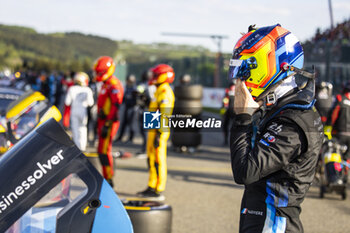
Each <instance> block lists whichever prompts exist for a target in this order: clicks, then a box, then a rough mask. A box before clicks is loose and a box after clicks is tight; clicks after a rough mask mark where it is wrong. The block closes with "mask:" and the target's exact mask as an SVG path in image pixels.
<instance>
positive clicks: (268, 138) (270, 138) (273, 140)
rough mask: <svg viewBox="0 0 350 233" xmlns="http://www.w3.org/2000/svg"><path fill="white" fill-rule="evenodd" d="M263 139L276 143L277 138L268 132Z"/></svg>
mask: <svg viewBox="0 0 350 233" xmlns="http://www.w3.org/2000/svg"><path fill="white" fill-rule="evenodd" d="M263 138H265V139H266V140H267V141H268V142H272V143H273V142H275V141H276V138H275V136H273V135H271V134H270V133H269V132H266V133H265V134H264V136H263Z"/></svg>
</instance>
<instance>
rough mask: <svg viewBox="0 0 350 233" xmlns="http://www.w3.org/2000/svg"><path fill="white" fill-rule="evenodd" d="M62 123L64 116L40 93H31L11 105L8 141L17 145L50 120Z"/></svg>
mask: <svg viewBox="0 0 350 233" xmlns="http://www.w3.org/2000/svg"><path fill="white" fill-rule="evenodd" d="M51 117H52V118H54V119H55V120H56V121H60V120H61V118H62V115H61V113H60V111H59V110H58V109H57V108H56V106H54V105H51V104H50V103H49V101H48V100H47V99H46V97H45V96H44V95H43V94H41V93H40V92H33V91H29V92H26V93H25V94H23V95H22V96H21V97H19V98H18V99H17V100H16V101H13V102H11V103H10V104H9V106H8V108H7V110H6V127H7V137H8V140H9V141H10V142H11V143H12V144H15V143H16V142H17V141H18V140H20V139H21V138H22V137H23V136H25V135H26V134H27V133H29V132H30V131H31V130H32V129H34V128H35V127H37V126H39V125H40V124H41V123H43V122H45V121H46V120H48V119H50V118H51Z"/></svg>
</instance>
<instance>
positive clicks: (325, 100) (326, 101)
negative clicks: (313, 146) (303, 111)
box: [315, 81, 333, 124]
mask: <svg viewBox="0 0 350 233" xmlns="http://www.w3.org/2000/svg"><path fill="white" fill-rule="evenodd" d="M332 93H333V85H332V84H331V83H329V82H325V81H319V82H316V96H315V98H316V103H315V107H316V109H317V111H318V112H319V113H320V115H321V119H322V122H323V124H326V122H327V117H328V113H329V111H330V109H331V107H332V103H333V95H332Z"/></svg>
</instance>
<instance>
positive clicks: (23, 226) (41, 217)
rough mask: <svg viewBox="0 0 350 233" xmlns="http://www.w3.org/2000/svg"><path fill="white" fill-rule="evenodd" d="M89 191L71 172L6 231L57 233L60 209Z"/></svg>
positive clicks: (15, 232)
mask: <svg viewBox="0 0 350 233" xmlns="http://www.w3.org/2000/svg"><path fill="white" fill-rule="evenodd" d="M86 192H87V186H86V184H85V183H84V182H83V181H82V180H81V179H80V178H79V177H78V176H77V175H76V174H71V175H69V176H68V177H66V178H65V179H63V180H62V181H61V182H60V183H59V184H58V185H56V186H55V187H54V188H53V189H51V191H50V192H48V193H47V194H46V195H45V196H44V197H43V198H42V199H41V200H40V201H39V202H37V203H36V204H35V205H34V206H33V207H32V208H30V209H29V210H28V211H27V212H26V213H25V214H24V215H23V216H22V217H21V218H20V219H18V220H17V221H16V222H15V223H14V224H13V225H12V226H11V227H10V228H9V229H8V230H7V231H6V232H5V233H22V232H35V233H55V232H56V218H57V215H58V214H59V213H60V211H61V210H62V209H63V208H64V207H65V206H67V205H68V204H69V203H71V202H72V201H74V200H75V199H77V198H82V197H83V196H84V195H85V194H86Z"/></svg>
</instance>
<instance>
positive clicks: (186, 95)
mask: <svg viewBox="0 0 350 233" xmlns="http://www.w3.org/2000/svg"><path fill="white" fill-rule="evenodd" d="M174 94H175V97H176V99H179V100H201V99H202V98H203V87H202V85H189V86H176V87H175V89H174Z"/></svg>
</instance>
